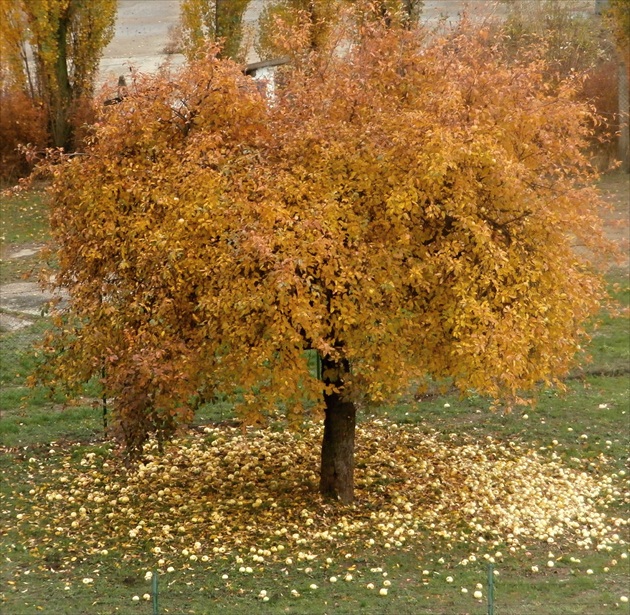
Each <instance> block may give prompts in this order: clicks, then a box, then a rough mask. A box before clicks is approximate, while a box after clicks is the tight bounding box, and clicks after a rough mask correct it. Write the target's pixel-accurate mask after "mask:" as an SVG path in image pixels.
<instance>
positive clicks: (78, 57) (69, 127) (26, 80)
mask: <svg viewBox="0 0 630 615" xmlns="http://www.w3.org/2000/svg"><path fill="white" fill-rule="evenodd" d="M0 11H1V13H0V17H1V19H0V32H1V33H2V36H3V37H4V40H5V43H6V46H7V48H6V56H4V57H3V65H4V70H6V71H8V73H9V74H10V75H11V77H10V82H11V83H12V84H13V86H17V87H19V88H21V89H22V90H25V91H26V92H27V93H28V94H29V96H30V97H31V98H33V99H34V100H37V101H39V102H41V103H42V105H43V106H44V109H45V111H46V116H47V121H48V128H49V131H50V135H51V142H52V145H54V146H55V147H63V148H65V149H70V148H71V147H72V138H73V122H72V116H73V114H74V113H75V112H76V111H77V108H78V105H79V104H80V103H81V102H82V101H84V100H86V99H88V98H90V97H91V95H92V93H93V88H94V78H95V76H96V71H97V70H98V63H99V60H100V57H101V53H102V51H103V48H104V47H105V45H107V43H108V42H109V41H110V40H111V38H112V36H113V32H114V30H113V28H114V22H115V18H116V0H95V1H90V2H87V1H85V0H16V1H15V2H8V3H2V7H1V8H0ZM3 51H4V50H3ZM30 55H32V57H33V61H32V62H31V60H30V58H29V56H30Z"/></svg>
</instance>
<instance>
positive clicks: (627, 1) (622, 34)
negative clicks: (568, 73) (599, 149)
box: [607, 0, 630, 173]
mask: <svg viewBox="0 0 630 615" xmlns="http://www.w3.org/2000/svg"><path fill="white" fill-rule="evenodd" d="M607 16H608V20H609V23H610V25H611V29H612V31H613V35H614V37H615V42H616V44H617V52H618V54H619V58H620V64H619V69H618V75H619V77H618V89H619V158H620V160H621V166H622V168H623V169H624V171H626V172H627V173H628V172H630V120H629V118H630V109H629V106H630V102H629V101H630V95H629V87H628V83H629V82H630V0H611V1H610V8H609V10H608V12H607Z"/></svg>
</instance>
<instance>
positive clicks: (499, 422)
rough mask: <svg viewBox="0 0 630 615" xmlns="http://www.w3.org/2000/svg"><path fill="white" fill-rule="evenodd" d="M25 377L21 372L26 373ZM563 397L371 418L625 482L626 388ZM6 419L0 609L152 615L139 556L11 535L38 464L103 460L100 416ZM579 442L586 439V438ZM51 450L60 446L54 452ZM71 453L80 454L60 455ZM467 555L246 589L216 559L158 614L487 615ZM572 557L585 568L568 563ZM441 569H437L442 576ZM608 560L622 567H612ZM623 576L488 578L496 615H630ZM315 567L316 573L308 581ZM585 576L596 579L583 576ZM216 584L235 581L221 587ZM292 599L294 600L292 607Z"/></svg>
mask: <svg viewBox="0 0 630 615" xmlns="http://www.w3.org/2000/svg"><path fill="white" fill-rule="evenodd" d="M627 333H628V330H627V325H624V324H623V322H622V321H620V320H618V319H614V318H611V319H609V321H608V322H605V323H604V324H603V325H602V328H601V336H602V337H601V338H595V340H594V342H593V343H594V344H598V343H599V342H598V339H607V340H608V341H607V342H606V344H605V345H606V347H609V348H617V349H619V355H620V356H619V357H618V359H619V360H620V361H621V360H622V359H623V352H624V348H625V347H627V344H626V343H627V339H628V335H627ZM624 339H625V340H626V342H624ZM606 352H607V351H606V349H605V348H603V349H602V350H601V353H602V356H606ZM597 356H598V355H595V357H597ZM615 361H616V360H615ZM13 363H15V361H12V364H13ZM28 365H29V364H28V363H26V364H25V367H28ZM600 366H601V365H600V363H599V362H598V360H597V358H596V359H595V361H594V362H593V363H592V364H591V365H590V366H589V368H588V369H589V370H595V371H597V370H598V369H599V367H600ZM20 369H21V370H22V368H20ZM4 377H5V378H7V379H8V380H9V381H10V382H11V383H12V386H16V385H19V384H20V378H19V377H18V376H17V375H15V376H11V374H10V373H9V375H5V376H4ZM568 385H569V388H568V391H567V392H566V393H564V394H560V393H558V392H557V391H551V390H547V391H543V392H542V394H541V396H540V399H539V401H538V404H537V405H536V407H535V408H531V409H530V408H526V409H525V408H523V409H517V410H515V411H513V412H512V413H511V414H504V413H502V412H500V411H499V412H490V411H489V409H488V406H489V403H488V401H487V400H485V399H483V398H480V397H476V396H471V397H469V398H466V399H460V398H458V397H457V396H449V395H446V396H442V397H435V398H431V399H425V400H422V401H413V400H412V401H409V402H407V403H404V404H399V405H395V406H388V407H381V408H376V409H372V412H373V413H374V414H376V415H377V416H379V417H387V418H388V419H390V420H392V421H396V422H399V423H413V424H416V425H418V427H419V428H420V429H424V430H427V431H428V430H430V429H436V430H438V431H439V432H440V433H441V434H442V435H443V437H444V438H445V439H448V438H450V437H451V436H450V434H452V433H456V434H461V433H466V434H469V435H472V436H474V437H475V438H479V439H483V438H487V437H491V438H493V439H496V440H499V441H502V442H520V443H525V444H528V445H530V446H531V447H532V448H538V449H541V450H542V451H543V452H544V453H545V454H548V453H550V452H551V451H554V452H556V453H557V454H559V455H560V457H561V459H562V460H563V462H565V463H566V464H567V465H572V466H574V467H576V468H580V469H582V470H583V471H586V472H590V473H592V474H595V475H598V474H599V473H601V472H603V471H604V469H605V471H606V472H618V471H619V470H622V469H624V468H625V467H626V466H627V459H628V450H629V446H630V430H629V429H628V426H629V425H630V418H629V414H628V413H629V412H630V393H629V382H628V377H627V375H618V376H588V375H586V376H585V377H584V378H583V379H573V380H571V381H569V383H568ZM19 390H20V391H22V390H21V389H19ZM16 394H17V393H16ZM10 405H11V407H10V408H8V409H7V410H5V411H4V412H3V416H2V421H0V429H1V430H2V431H1V432H0V433H1V437H2V438H3V440H5V444H8V445H10V446H12V447H14V448H12V449H11V451H5V454H4V455H3V458H2V461H1V462H0V464H1V466H0V467H1V468H2V474H3V480H2V492H1V496H0V497H1V498H2V504H1V506H0V508H1V509H2V511H3V517H4V519H3V527H4V528H5V529H4V530H3V531H2V546H3V549H4V552H5V554H6V557H5V558H4V560H3V564H2V570H1V571H0V583H1V584H2V585H3V586H4V587H5V588H6V589H5V590H4V591H3V593H2V598H1V599H2V600H3V602H0V605H2V606H0V608H4V610H5V611H6V612H7V613H12V614H15V615H22V613H24V614H26V613H37V612H45V613H51V614H53V613H54V614H60V615H61V614H65V613H67V614H68V615H78V614H83V613H85V614H88V613H89V614H90V615H92V614H94V615H97V614H110V613H124V614H127V613H139V614H140V613H147V614H149V613H152V607H151V603H150V602H147V601H145V600H143V599H142V595H143V594H145V593H150V592H151V584H150V582H148V581H145V579H144V574H145V572H146V571H147V570H148V569H150V568H151V567H152V566H154V565H155V564H154V559H153V558H152V557H150V556H149V555H148V554H147V556H146V557H144V556H143V555H142V554H141V553H140V554H138V553H135V554H133V556H132V557H130V558H129V559H127V560H126V561H124V560H122V559H121V557H120V553H117V554H113V553H112V554H107V555H102V554H97V555H94V556H90V557H87V558H85V559H84V560H81V559H79V560H78V561H77V562H76V563H75V564H74V565H73V566H72V567H70V566H67V565H66V564H64V563H62V561H63V560H62V557H61V555H60V554H57V553H56V552H55V550H54V549H52V550H49V551H48V552H44V550H43V549H42V548H41V547H40V546H39V545H41V528H38V527H37V526H33V528H32V530H31V538H30V539H28V540H26V541H25V540H24V536H23V535H19V534H18V533H17V532H16V531H15V529H13V528H12V527H11V523H10V520H11V517H12V516H13V515H15V514H19V513H20V512H31V513H32V510H30V511H29V510H26V511H22V509H21V508H20V509H19V510H18V508H13V507H12V506H13V505H12V502H17V500H18V498H17V496H16V494H18V493H24V492H25V491H27V490H28V489H30V488H32V486H33V483H32V480H30V479H29V478H28V476H29V459H36V460H38V461H42V462H46V463H47V464H49V466H48V467H52V468H54V467H57V468H58V470H59V471H61V470H62V469H63V468H64V466H65V467H67V464H68V463H78V460H79V459H80V457H81V454H82V453H84V452H85V451H94V450H97V451H104V450H105V449H103V447H104V446H105V448H107V447H108V445H107V444H106V443H105V444H103V443H101V442H99V439H100V438H101V437H102V427H101V415H100V408H99V407H98V406H96V407H90V406H85V407H68V408H65V409H63V408H61V407H60V406H59V405H46V403H45V402H43V401H42V402H41V403H40V402H39V401H36V402H27V403H25V402H21V401H20V403H18V404H17V405H13V404H10ZM525 415H527V418H525ZM229 418H231V411H230V408H229V405H227V404H225V403H217V404H210V405H207V406H205V407H204V408H202V411H201V413H200V416H199V417H198V419H199V421H200V422H202V423H205V422H209V421H222V420H226V419H229ZM583 435H586V436H588V437H587V438H583V437H582V436H583ZM359 438H360V434H359ZM554 441H555V442H554ZM51 442H53V443H55V444H53V445H52V446H51V444H50V443H51ZM69 442H80V444H73V445H71V444H64V443H69ZM64 454H65V456H64ZM68 454H69V457H68ZM601 455H604V456H606V458H607V459H608V463H607V464H605V465H604V466H602V464H601V463H600V462H599V461H598V459H599V458H600V456H601ZM68 459H70V461H68ZM72 460H74V462H73V461H72ZM20 506H22V504H20ZM32 506H33V508H36V507H37V506H41V503H37V502H32ZM612 512H615V514H622V515H625V517H626V518H627V517H628V512H629V511H628V503H627V501H626V502H625V503H624V502H620V503H619V504H618V505H617V507H616V508H615V509H614V511H611V514H612ZM626 533H627V532H626ZM59 540H60V542H59V548H60V551H63V550H66V549H70V550H71V549H72V545H71V544H68V542H69V541H66V542H64V539H63V537H60V539H59ZM550 551H552V552H553V559H554V560H556V565H555V566H554V568H553V569H551V568H547V567H546V562H547V561H548V559H549V552H550ZM469 553H470V549H469V548H468V547H464V546H461V545H457V544H455V545H452V548H448V547H447V546H446V545H445V544H442V543H440V542H439V541H438V542H436V541H435V540H433V539H431V538H430V537H429V536H428V535H427V537H426V538H425V541H424V542H423V543H420V544H419V545H416V546H414V547H413V548H410V549H409V550H408V551H398V550H396V551H387V550H383V549H363V550H361V549H355V550H353V552H352V553H351V557H350V558H348V559H346V558H345V557H344V553H343V552H339V551H338V550H337V549H336V548H332V549H331V553H330V556H331V558H332V559H333V563H332V564H330V565H329V564H326V563H325V560H324V559H323V557H320V558H318V560H317V561H316V562H315V563H313V564H312V565H310V566H308V565H307V564H305V565H303V566H299V567H297V568H292V569H291V570H290V573H289V571H288V570H287V567H284V566H282V565H279V564H274V565H266V566H265V567H264V568H262V567H261V568H254V571H253V573H252V574H250V575H243V574H240V573H238V571H237V570H236V569H235V566H234V563H233V561H232V560H229V559H228V558H227V557H226V558H224V559H221V558H218V557H216V558H213V559H212V561H211V563H210V564H208V565H205V566H203V565H199V566H190V567H184V568H182V567H179V566H178V567H177V570H176V571H174V572H173V573H164V574H162V575H160V577H159V582H160V586H159V600H160V611H159V612H160V613H176V614H178V615H179V614H181V613H198V614H209V613H214V612H218V611H221V612H226V613H230V614H235V615H237V614H240V613H243V614H245V613H251V612H261V613H270V614H280V613H295V614H296V615H297V614H299V615H303V614H308V613H312V614H313V615H315V614H317V615H319V614H322V613H333V614H335V615H345V614H348V615H349V614H351V613H352V614H354V613H358V612H360V613H367V614H373V615H381V614H386V613H396V614H398V615H404V614H407V613H408V614H410V615H411V614H414V615H416V614H426V615H429V614H431V615H440V614H444V615H459V614H462V615H463V614H464V613H468V614H470V615H475V614H485V613H486V612H487V604H486V602H485V596H486V591H485V586H486V582H487V580H486V579H487V563H486V562H485V561H484V560H483V559H481V560H480V561H477V562H475V563H474V564H471V565H469V566H467V567H462V566H461V565H459V564H458V563H459V562H460V561H461V559H463V558H464V557H467V556H468V555H469ZM571 557H573V558H574V559H579V560H580V561H579V562H572V561H571V559H570V558H571ZM441 558H443V563H440V560H441ZM558 558H560V559H558ZM613 559H615V560H616V564H614V565H613V563H612V561H613ZM628 562H630V560H629V559H621V557H620V555H619V554H618V553H617V554H615V553H613V554H611V553H607V552H598V551H596V550H591V551H580V550H579V549H577V550H576V549H575V548H574V547H570V546H569V545H553V547H550V546H548V545H545V544H543V545H537V546H533V547H530V548H528V549H527V550H526V551H523V552H517V553H515V554H509V557H505V558H503V559H501V560H499V561H498V562H497V564H496V567H497V569H498V571H499V573H500V574H499V576H497V577H496V578H495V580H496V587H495V613H496V614H497V615H499V614H500V615H506V614H514V615H524V614H525V613H532V614H535V615H538V614H539V615H568V614H580V615H599V614H600V613H601V614H604V613H609V612H612V613H628V612H630V611H629V610H628V608H627V605H625V604H623V603H620V602H619V598H620V596H622V595H627V594H628V591H627V588H628V581H629V580H630V568H629V567H628ZM532 565H537V566H539V572H537V573H533V572H531V566H532ZM309 567H310V568H312V570H310V571H307V568H309ZM377 568H381V569H382V571H384V572H387V574H388V576H387V579H388V580H390V581H391V587H390V588H389V594H388V595H387V596H380V595H378V593H377V592H378V590H379V588H380V587H383V580H384V577H383V575H382V572H373V570H376V569H377ZM606 568H607V569H608V571H607V572H605V571H604V569H606ZM589 569H591V570H593V572H594V574H587V572H586V571H587V570H589ZM349 570H350V572H351V574H353V580H352V581H351V582H346V581H344V580H343V577H344V576H345V574H347V573H348V571H349ZM424 570H428V571H429V575H425V574H423V571H424ZM224 574H227V575H228V576H229V578H228V579H223V578H222V576H223V575H224ZM333 574H334V575H335V576H336V577H337V578H338V579H339V580H338V581H337V582H336V583H331V582H330V581H329V579H330V576H331V575H333ZM447 576H453V577H454V581H453V583H448V582H447V581H446V577H447ZM84 578H92V579H94V582H93V583H91V584H89V585H88V584H84V583H83V581H82V580H83V579H84ZM312 583H315V584H316V585H317V586H318V589H317V590H311V589H310V588H309V587H310V585H311V584H312ZM368 583H373V584H374V585H375V589H374V590H368V589H367V584H368ZM477 583H481V584H482V585H484V599H483V600H481V601H478V600H475V599H474V598H473V597H472V593H473V592H474V590H475V586H476V584H477ZM462 587H465V588H466V589H468V593H467V594H463V593H462V592H461V588H462ZM262 589H264V590H266V591H267V592H268V595H269V596H270V600H269V601H268V602H265V603H263V602H261V600H260V598H258V595H259V592H260V591H261V590H262ZM292 590H296V591H297V592H298V593H299V594H300V596H299V597H295V596H293V595H292V594H291V591H292ZM136 595H137V596H139V597H140V601H139V602H134V601H133V600H132V598H133V596H136Z"/></svg>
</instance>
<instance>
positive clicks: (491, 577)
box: [488, 564, 494, 615]
mask: <svg viewBox="0 0 630 615" xmlns="http://www.w3.org/2000/svg"><path fill="white" fill-rule="evenodd" d="M488 615H494V566H493V565H492V564H488Z"/></svg>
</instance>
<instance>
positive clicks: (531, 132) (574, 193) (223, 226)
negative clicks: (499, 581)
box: [42, 24, 607, 503]
mask: <svg viewBox="0 0 630 615" xmlns="http://www.w3.org/2000/svg"><path fill="white" fill-rule="evenodd" d="M461 28H462V30H460V31H457V32H454V33H452V34H451V35H448V36H443V37H439V38H438V37H424V36H423V35H422V32H421V31H406V30H404V29H383V28H382V27H381V26H380V25H379V24H373V25H371V26H369V27H368V26H365V27H364V28H363V30H362V33H361V37H359V38H358V39H357V42H356V43H353V44H349V41H350V39H349V38H348V37H347V36H344V37H340V38H341V40H343V41H344V45H345V47H344V50H345V53H339V52H333V53H330V54H328V55H326V54H316V56H315V57H314V58H313V62H317V63H318V64H317V65H316V66H303V67H302V66H296V67H295V68H294V70H293V71H291V72H289V73H288V74H287V76H286V77H287V78H286V80H285V82H284V85H283V87H282V88H281V89H279V90H278V91H277V97H276V99H275V101H274V105H273V106H267V105H266V104H265V101H264V100H263V99H262V97H261V96H260V95H259V94H258V93H257V90H256V88H255V87H254V84H253V83H252V82H251V81H249V80H248V79H247V78H246V77H245V76H243V75H242V73H241V71H240V68H239V67H238V66H237V65H235V64H233V63H231V62H228V61H220V60H218V59H216V58H214V59H212V58H207V59H206V60H205V61H204V62H198V63H193V64H191V65H190V66H189V67H188V68H187V69H186V70H185V71H184V72H183V73H182V74H181V75H180V76H178V77H175V78H169V79H168V80H165V79H160V78H156V79H155V80H152V81H148V82H147V83H146V84H145V85H144V86H142V85H140V86H139V88H138V91H137V93H135V94H133V95H131V96H129V98H127V99H126V100H125V101H124V102H123V103H122V104H120V105H117V106H116V107H112V108H110V109H111V110H110V111H108V115H107V117H106V118H104V119H103V121H102V122H101V123H100V125H99V126H100V127H99V129H98V131H97V132H96V135H95V137H94V140H93V143H92V144H91V146H90V148H89V150H88V155H87V156H83V157H81V158H80V159H79V158H75V159H73V160H70V161H68V162H67V163H65V164H63V165H62V166H60V167H58V168H57V169H56V171H55V179H54V183H53V186H52V203H53V205H52V220H51V221H52V232H53V234H54V237H55V240H56V241H57V242H58V246H59V247H58V251H57V256H58V261H59V267H60V269H59V273H58V277H57V283H58V284H59V285H60V286H62V287H64V288H66V289H67V290H69V292H70V297H71V312H70V313H71V314H72V316H71V317H69V316H64V317H63V319H62V318H61V316H60V317H59V319H58V324H59V325H60V329H59V331H58V333H57V334H56V335H54V336H52V337H50V338H49V340H48V341H47V344H48V360H47V361H46V363H45V366H44V368H45V369H44V371H43V372H42V377H44V378H47V379H48V380H49V381H52V380H53V379H54V378H57V379H60V380H61V381H63V382H64V383H67V384H73V383H79V382H82V381H85V380H86V379H88V378H90V377H92V376H94V375H98V376H100V375H101V373H102V370H103V367H105V371H104V374H105V375H104V377H103V379H102V383H103V387H104V391H105V394H106V395H107V396H108V397H112V398H114V404H115V413H116V419H117V425H118V430H119V433H120V434H121V435H122V436H123V438H124V439H125V441H126V443H127V445H128V447H129V448H130V450H131V451H132V452H134V451H135V452H136V453H137V452H139V450H140V447H141V445H142V443H143V442H144V440H145V439H146V437H147V434H148V433H150V432H153V433H157V434H158V437H160V438H164V437H168V436H169V435H170V434H171V433H172V432H173V430H174V429H175V428H176V426H177V425H178V424H182V423H184V424H185V423H186V422H187V421H189V420H190V418H191V416H192V408H193V406H194V399H195V397H196V396H198V395H207V394H208V393H209V392H210V393H212V392H216V393H220V394H222V395H227V396H229V397H230V398H231V399H233V400H234V401H235V404H236V411H237V412H238V414H239V415H240V416H241V418H242V419H243V424H244V425H254V426H259V425H264V424H265V423H266V421H268V420H269V418H270V417H274V418H277V417H279V416H284V417H285V418H286V420H287V422H288V424H289V425H290V426H293V427H296V426H299V425H300V423H301V422H302V421H303V420H304V418H308V417H309V416H317V413H318V412H323V416H324V435H323V442H322V455H321V482H320V491H321V492H322V494H324V495H325V496H330V497H332V498H337V499H339V500H340V501H341V502H345V503H348V502H351V501H352V499H353V473H354V461H353V452H354V442H355V421H356V408H357V404H359V403H360V402H365V401H373V402H374V401H375V402H380V401H383V400H386V399H391V398H392V397H395V396H396V395H397V394H398V393H399V392H401V391H407V390H408V389H409V387H410V386H411V385H412V383H415V386H421V385H422V383H423V382H427V381H428V380H430V379H437V380H439V381H445V379H446V381H448V382H450V383H452V384H454V385H455V386H456V387H458V388H459V389H460V390H462V391H464V392H465V391H468V390H470V389H474V390H475V391H477V392H479V393H482V394H488V395H491V396H494V397H497V398H503V397H505V398H508V399H511V400H515V399H516V400H517V399H519V397H520V396H521V392H522V391H523V390H527V389H533V388H535V387H536V386H537V385H538V384H539V383H541V382H544V383H546V384H547V385H552V384H559V379H560V378H561V377H562V376H563V375H564V374H566V373H567V370H568V369H569V368H570V367H571V366H572V365H573V363H574V361H575V357H576V353H578V351H579V349H580V344H581V343H582V341H583V337H584V335H585V333H584V328H583V323H584V322H585V321H586V320H587V319H589V318H590V317H592V316H593V315H594V314H596V312H597V311H598V309H599V307H600V301H601V298H602V297H603V295H604V291H603V282H602V280H601V279H600V278H599V276H598V275H596V273H595V272H594V268H593V267H594V263H593V262H592V260H591V258H592V255H597V256H598V257H601V256H602V254H603V252H604V251H605V249H606V245H607V244H606V242H605V240H604V239H603V235H602V231H601V226H600V220H599V217H598V211H599V210H598V207H599V205H600V202H599V199H598V197H597V194H596V192H595V190H594V189H592V188H590V187H589V184H590V182H591V181H592V179H593V174H592V172H591V170H590V167H589V165H588V161H587V160H586V158H585V157H584V155H583V153H582V147H583V146H584V145H585V143H586V138H587V137H588V129H587V128H586V127H585V120H586V119H587V118H588V117H589V109H588V107H587V106H586V105H585V104H583V103H580V102H579V101H576V98H575V95H576V88H577V87H578V86H577V83H576V80H568V81H559V82H558V81H556V82H554V83H549V82H547V81H546V80H545V77H544V75H545V74H546V65H545V62H544V60H541V59H540V57H535V56H534V57H532V56H530V57H528V58H527V59H524V60H519V61H516V60H515V61H512V62H511V63H508V62H506V57H505V53H504V51H503V50H501V48H500V44H499V42H497V44H496V45H493V46H488V44H487V40H485V39H483V40H480V38H482V37H477V36H476V35H475V34H474V32H472V31H468V30H467V29H466V28H467V26H466V25H465V24H464V25H462V26H461ZM576 243H577V244H580V245H581V248H580V250H579V251H577V250H576V249H575V244H576ZM589 248H590V250H589ZM309 351H310V353H313V352H314V353H316V354H317V356H318V358H319V361H318V363H319V364H320V365H321V369H320V370H317V373H316V372H315V371H313V370H311V369H310V366H309V358H308V355H309Z"/></svg>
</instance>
